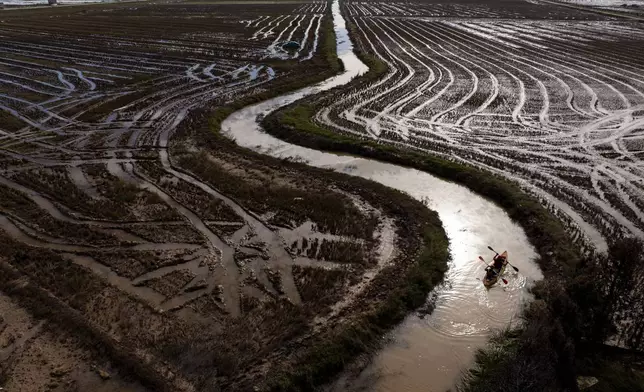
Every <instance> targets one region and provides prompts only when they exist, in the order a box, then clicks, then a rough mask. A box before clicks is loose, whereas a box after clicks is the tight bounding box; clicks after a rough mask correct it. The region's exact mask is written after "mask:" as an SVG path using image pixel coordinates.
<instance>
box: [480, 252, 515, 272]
mask: <svg viewBox="0 0 644 392" xmlns="http://www.w3.org/2000/svg"><path fill="white" fill-rule="evenodd" d="M487 248H488V249H489V250H491V251H492V252H494V253H496V255H497V256H498V255H499V252H497V251H495V250H494V249H492V247H491V246H488V247H487ZM505 261H506V262H507V263H508V264H510V261H508V260H505ZM510 267H512V268H514V270H515V271H517V272H519V269H518V268H517V267H515V266H513V265H512V264H510Z"/></svg>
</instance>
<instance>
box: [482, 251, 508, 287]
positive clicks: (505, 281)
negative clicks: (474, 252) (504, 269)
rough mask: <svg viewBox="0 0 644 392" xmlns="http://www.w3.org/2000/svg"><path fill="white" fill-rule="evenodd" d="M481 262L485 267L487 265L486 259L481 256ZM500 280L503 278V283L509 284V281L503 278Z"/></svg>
mask: <svg viewBox="0 0 644 392" xmlns="http://www.w3.org/2000/svg"><path fill="white" fill-rule="evenodd" d="M479 260H481V261H482V262H483V263H484V264H485V265H487V262H486V261H485V259H483V257H481V256H479ZM488 267H489V266H488ZM499 278H501V280H502V281H503V283H505V284H508V281H507V280H505V279H503V278H502V277H501V276H499Z"/></svg>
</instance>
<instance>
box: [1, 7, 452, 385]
mask: <svg viewBox="0 0 644 392" xmlns="http://www.w3.org/2000/svg"><path fill="white" fill-rule="evenodd" d="M0 20H1V23H0V35H2V42H0V53H1V54H0V270H1V271H0V309H2V312H0V314H1V315H2V318H0V342H2V345H1V346H0V358H1V359H2V360H1V361H0V386H2V387H3V388H5V389H6V390H8V391H12V392H13V391H42V390H52V391H73V390H78V391H89V390H91V391H108V390H109V391H114V390H119V391H142V390H146V389H144V387H145V388H147V390H154V391H162V390H167V391H211V390H212V391H218V390H223V389H226V390H243V391H246V390H249V389H248V388H251V387H253V386H257V387H262V385H263V383H265V382H266V379H267V375H269V374H270V372H271V370H272V369H273V367H276V366H277V365H279V364H280V363H279V362H280V361H283V362H288V361H291V362H292V361H293V357H294V356H295V355H297V354H299V352H300V351H301V350H303V349H304V348H306V346H307V341H306V339H307V338H309V337H311V336H312V335H315V334H322V333H325V332H326V331H327V330H330V329H331V328H333V327H336V326H338V325H340V324H342V323H345V322H348V321H350V320H351V318H352V317H354V316H356V317H357V315H359V314H360V313H361V311H362V309H367V310H368V309H369V307H365V306H364V304H366V303H370V304H375V303H377V299H378V298H379V297H381V296H383V295H386V294H387V293H388V291H387V288H388V287H390V286H391V287H393V286H395V284H396V283H398V282H399V281H400V279H401V276H402V274H404V273H405V272H406V271H407V269H408V267H410V266H411V265H412V263H413V262H414V260H415V257H416V256H417V254H418V252H419V250H420V249H421V247H422V246H423V243H422V241H421V237H422V235H423V231H424V230H425V228H426V227H425V226H427V225H429V224H431V225H434V226H433V227H434V228H435V229H436V230H438V231H439V232H441V233H442V229H441V228H440V223H439V221H438V219H437V218H436V216H435V215H432V214H431V213H430V212H428V211H427V210H426V209H425V208H424V207H423V206H422V204H420V203H416V202H413V201H411V199H408V198H407V197H406V196H403V195H402V194H399V193H396V192H393V191H387V190H385V188H384V187H379V186H377V185H375V184H370V183H366V182H365V183H360V182H352V181H347V178H348V177H346V178H345V177H344V176H342V175H337V174H332V173H327V172H324V171H321V170H316V169H310V168H306V167H305V166H304V165H299V164H297V163H293V162H281V161H279V160H275V159H271V158H265V157H260V156H256V155H254V154H253V153H250V152H247V151H243V150H242V149H240V148H236V147H234V144H233V143H231V142H227V141H224V140H221V139H220V138H218V137H216V136H215V135H213V134H211V130H210V128H209V124H208V120H209V117H208V116H209V114H210V110H211V109H214V108H217V107H221V106H223V105H226V104H229V103H230V102H233V101H238V100H241V99H246V98H249V97H254V96H258V95H261V94H266V93H267V92H272V91H279V89H284V88H287V87H288V86H289V85H290V84H291V83H293V82H294V81H297V80H299V79H301V78H302V77H305V76H310V75H316V74H321V75H324V73H325V72H328V71H329V59H328V58H326V57H325V56H327V55H328V54H327V53H323V50H322V48H323V44H324V42H325V40H327V41H328V39H329V34H328V33H327V32H326V27H325V26H328V23H330V14H329V11H328V7H327V3H325V2H319V1H316V2H287V3H267V2H259V3H248V2H246V3H244V4H237V3H225V4H217V3H208V2H186V3H176V2H174V3H121V4H118V3H116V4H109V5H107V4H106V5H91V6H76V7H57V8H35V9H23V10H11V11H7V12H2V11H0ZM331 39H333V38H332V37H331ZM289 40H297V41H298V42H300V44H301V45H300V47H299V49H294V50H291V51H287V50H284V49H282V47H281V44H280V43H281V42H283V41H289ZM332 43H333V44H334V42H332ZM388 192H389V193H388ZM401 200H402V201H403V204H404V203H408V206H409V208H408V209H407V210H405V209H403V208H401V207H400V206H401ZM383 274H384V275H385V276H387V278H385V277H381V275H383ZM379 279H380V280H379ZM376 284H377V285H378V286H377V287H378V288H379V289H378V290H376V289H374V288H373V286H374V285H376ZM374 300H375V302H374Z"/></svg>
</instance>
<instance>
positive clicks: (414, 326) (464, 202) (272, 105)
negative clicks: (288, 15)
mask: <svg viewBox="0 0 644 392" xmlns="http://www.w3.org/2000/svg"><path fill="white" fill-rule="evenodd" d="M332 10H333V15H334V25H335V30H336V36H337V37H338V57H340V59H341V60H342V62H343V63H344V66H345V72H344V73H342V74H341V75H338V76H335V77H333V78H330V79H328V80H326V81H324V82H322V83H320V84H318V85H315V86H312V87H309V88H304V89H301V90H298V91H296V92H294V93H291V94H287V95H284V96H281V97H278V98H275V99H271V100H269V101H265V102H262V103H259V104H257V105H253V106H249V107H246V108H244V109H242V110H240V111H238V112H236V113H234V114H232V115H231V116H230V117H229V118H227V119H226V120H225V121H224V123H223V124H222V128H223V130H224V132H225V133H226V134H227V135H228V136H229V137H231V138H233V139H234V140H235V141H236V142H237V143H238V144H240V145H242V146H245V147H248V148H252V149H255V150H257V151H260V152H262V153H265V154H268V155H271V156H275V157H280V158H285V157H291V158H298V159H302V160H305V161H306V162H307V163H308V164H309V165H312V166H315V167H323V168H332V169H334V170H336V171H340V172H344V173H347V174H350V175H355V176H359V177H363V178H367V179H370V180H374V181H377V182H380V183H382V184H384V185H387V186H389V187H392V188H396V189H399V190H401V191H404V192H407V193H408V194H410V195H411V196H412V197H415V198H417V199H419V200H422V201H425V202H426V203H428V206H429V207H430V208H432V209H434V210H435V211H437V212H438V214H439V215H440V218H441V220H442V221H443V225H444V227H445V230H446V231H447V234H448V236H449V238H450V247H451V255H452V261H451V265H450V269H449V272H448V273H447V276H446V284H445V285H444V286H443V287H440V288H438V289H437V290H436V291H435V292H434V293H432V296H433V297H435V298H436V309H435V310H434V312H433V313H432V314H431V316H428V317H426V318H424V319H421V318H419V317H418V316H416V315H410V316H408V317H407V319H406V320H405V321H404V322H403V323H402V324H401V325H400V326H398V327H397V328H396V329H395V330H394V331H392V333H391V334H390V336H388V337H387V340H386V342H387V343H386V344H385V346H384V348H383V350H382V351H381V352H380V353H379V354H377V355H376V357H375V358H374V359H373V361H372V363H370V364H369V365H368V366H367V367H366V369H364V370H363V371H362V372H360V373H359V374H358V375H357V376H351V375H349V374H345V375H342V376H341V377H340V379H339V380H338V381H337V382H336V383H335V384H334V385H331V386H329V388H328V389H329V390H330V391H347V390H349V391H351V390H369V391H410V392H411V391H421V390H422V391H437V392H439V391H440V392H442V391H445V390H447V389H449V388H451V387H453V386H454V384H455V382H456V381H457V380H458V378H459V375H460V372H461V371H462V370H463V369H465V368H466V367H467V366H468V365H470V364H471V363H472V360H473V355H474V352H475V350H476V349H477V348H479V347H482V346H483V345H484V344H485V342H486V340H487V338H488V336H489V334H490V332H491V331H492V330H494V329H497V328H501V327H504V326H506V325H508V324H510V323H512V322H513V321H515V320H516V317H517V314H518V313H519V311H520V310H521V308H522V304H524V303H525V302H526V301H528V300H530V296H529V294H528V293H527V287H528V286H529V285H530V284H531V283H532V282H534V281H535V280H538V279H540V278H541V277H542V275H541V272H540V271H539V269H538V267H537V266H536V264H534V262H533V260H534V259H535V257H536V253H535V251H534V249H533V248H532V246H531V245H530V244H529V242H528V239H527V238H526V235H525V233H524V232H523V230H522V229H521V227H519V226H518V225H516V224H515V223H513V222H512V221H511V220H510V218H509V217H508V215H507V214H506V213H505V212H504V211H503V210H502V209H500V208H499V207H497V206H496V205H494V204H493V203H491V202H489V201H487V200H485V199H483V198H481V197H479V196H477V195H476V194H474V193H472V192H470V191H469V190H468V189H467V188H464V187H462V186H459V185H455V184H452V183H449V182H446V181H443V180H440V179H438V178H436V177H433V176H431V175H429V174H427V173H423V172H420V171H417V170H413V169H408V168H403V167H398V166H395V165H390V164H386V163H381V162H375V161H371V160H368V159H362V158H354V157H348V156H340V155H335V154H329V153H325V152H320V151H316V150H312V149H308V148H303V147H299V146H295V145H292V144H289V143H285V142H282V141H280V140H278V139H275V138H274V137H272V136H270V135H267V134H266V133H263V132H262V131H261V129H260V126H259V124H258V123H257V119H258V116H260V117H261V116H264V115H266V114H268V113H270V112H271V111H274V110H276V109H278V108H280V107H282V106H284V105H287V104H289V103H292V102H294V101H296V100H298V99H300V98H302V97H304V96H307V95H311V94H315V93H317V92H320V91H324V90H328V89H330V88H333V87H335V86H339V85H343V84H346V83H348V82H349V81H350V80H351V79H352V78H354V77H355V76H357V75H360V74H362V73H364V72H366V70H367V67H366V66H365V65H364V64H363V63H362V62H360V60H359V59H358V58H357V57H356V56H355V54H354V53H353V50H352V44H351V41H350V40H349V37H348V34H347V31H346V28H345V22H344V19H343V18H342V15H341V14H340V10H339V4H338V0H335V1H334V3H333V7H332ZM487 245H492V246H493V247H496V248H498V250H506V249H507V250H508V252H509V256H510V260H511V262H512V263H514V264H515V265H516V266H517V267H519V268H520V270H521V274H520V275H516V274H514V273H513V272H512V273H506V276H505V277H506V279H507V280H508V285H507V286H505V285H503V284H499V285H497V286H495V287H493V288H492V289H491V290H486V289H485V288H484V287H483V284H482V283H481V281H480V280H479V278H480V277H482V276H483V274H484V268H485V265H484V264H483V263H481V262H480V261H478V256H479V255H483V256H484V257H485V258H486V259H488V260H490V256H491V252H490V251H489V250H487ZM430 297H431V296H430Z"/></svg>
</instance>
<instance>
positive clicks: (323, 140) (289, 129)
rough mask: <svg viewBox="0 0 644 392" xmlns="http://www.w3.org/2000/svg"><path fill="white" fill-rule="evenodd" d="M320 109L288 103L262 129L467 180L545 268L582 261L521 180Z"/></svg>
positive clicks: (312, 144) (308, 144)
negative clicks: (325, 121)
mask: <svg viewBox="0 0 644 392" xmlns="http://www.w3.org/2000/svg"><path fill="white" fill-rule="evenodd" d="M316 109H317V108H316V107H315V106H314V105H312V104H310V103H297V104H294V105H292V106H289V107H286V108H284V109H283V110H280V111H278V112H276V113H274V114H271V115H269V116H267V117H266V118H265V119H264V121H263V126H264V129H265V130H266V132H268V133H270V134H272V135H274V136H276V137H278V138H280V139H282V140H285V141H287V142H290V143H294V144H298V145H303V146H306V147H311V148H315V149H318V150H326V151H332V152H341V153H349V154H354V155H359V156H363V157H366V158H371V159H376V160H380V161H385V162H390V163H393V164H397V165H401V166H408V167H413V168H416V169H419V170H423V171H426V172H428V173H430V174H433V175H435V176H438V177H440V178H443V179H446V180H448V181H454V182H456V183H459V184H462V185H465V186H467V187H468V188H469V189H471V190H473V191H474V192H476V193H478V194H480V195H481V196H484V197H486V198H488V199H490V200H492V201H494V202H495V203H496V204H498V205H499V206H501V207H502V208H503V209H505V210H506V211H507V212H508V214H509V215H510V217H511V218H512V219H513V220H515V221H517V222H519V223H520V224H521V225H522V226H523V228H524V230H525V231H526V234H527V235H528V237H529V238H530V240H531V242H532V244H533V245H534V246H535V248H536V249H537V251H538V253H539V255H540V256H541V262H540V264H541V266H542V268H543V269H544V270H545V271H546V272H558V271H560V270H562V269H563V270H567V271H570V270H572V269H574V266H575V265H576V264H577V262H578V261H579V257H580V256H579V253H578V251H577V250H576V249H574V248H573V247H571V246H570V244H571V241H570V238H569V236H568V235H567V233H566V232H565V230H564V228H563V226H562V224H561V222H560V221H559V220H557V219H556V218H555V217H554V216H553V215H552V214H550V213H549V212H548V211H547V210H546V208H544V207H543V206H542V205H541V203H539V201H538V200H536V199H535V198H533V197H531V196H529V195H527V194H526V193H525V192H523V191H522V190H521V189H520V187H519V186H518V185H517V184H515V183H512V182H510V181H508V180H505V179H503V178H501V177H499V176H496V175H494V174H491V173H489V172H485V171H483V170H480V169H477V168H474V167H471V166H466V165H463V164H460V163H455V162H451V161H448V160H446V159H442V158H439V157H436V156H432V155H428V154H424V153H420V152H416V151H412V150H407V149H400V148H397V147H394V146H390V145H386V144H380V143H378V142H376V141H373V140H367V139H359V138H357V137H354V136H350V135H345V134H339V133H335V132H333V131H330V130H327V129H324V128H322V127H320V126H319V125H317V124H315V123H314V122H313V121H312V120H311V119H312V116H313V115H314V114H315V113H316V111H317V110H316Z"/></svg>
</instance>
